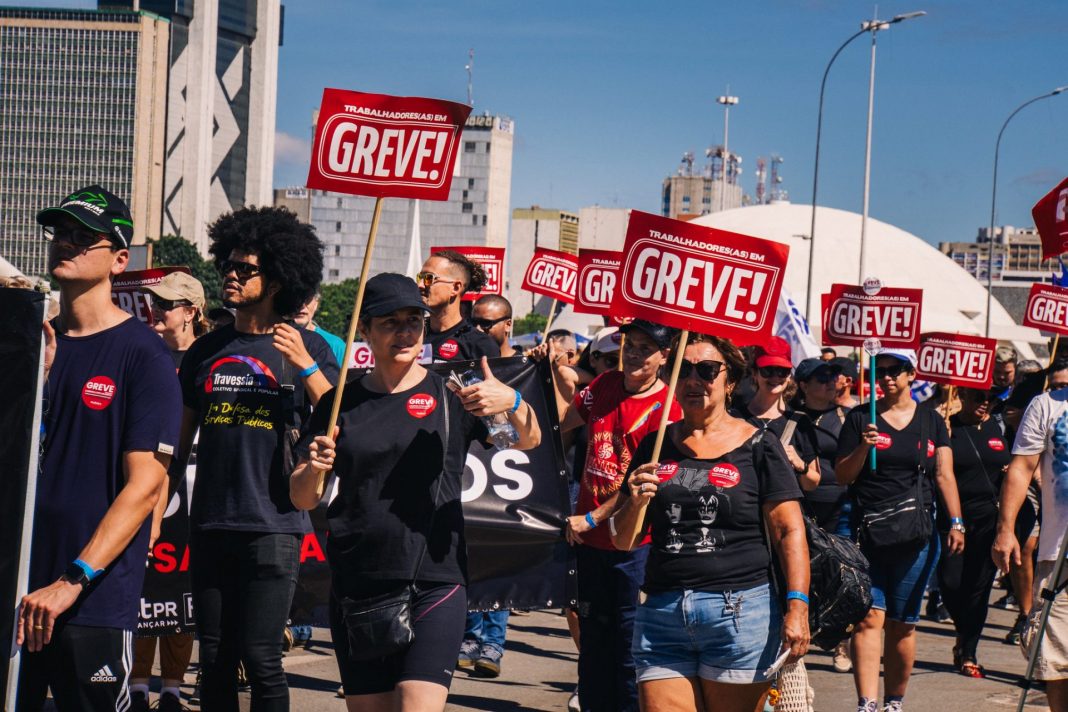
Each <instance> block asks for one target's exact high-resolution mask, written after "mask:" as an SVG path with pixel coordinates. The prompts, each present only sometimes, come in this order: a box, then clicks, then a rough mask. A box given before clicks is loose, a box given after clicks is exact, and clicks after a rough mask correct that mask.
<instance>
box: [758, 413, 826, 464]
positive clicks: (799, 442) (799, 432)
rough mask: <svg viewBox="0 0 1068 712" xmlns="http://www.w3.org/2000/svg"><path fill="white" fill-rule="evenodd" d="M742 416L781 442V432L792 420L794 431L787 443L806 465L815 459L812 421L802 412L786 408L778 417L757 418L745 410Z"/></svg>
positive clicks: (814, 437)
mask: <svg viewBox="0 0 1068 712" xmlns="http://www.w3.org/2000/svg"><path fill="white" fill-rule="evenodd" d="M742 417H744V418H745V421H746V422H747V423H749V424H750V425H754V426H756V427H758V428H760V429H761V430H766V431H768V432H769V433H771V434H772V435H774V436H775V437H776V438H778V439H779V442H782V436H783V433H785V432H786V424H787V423H788V422H790V421H791V420H792V421H793V422H795V423H797V425H795V426H794V433H793V435H791V436H790V442H789V444H790V445H793V447H794V450H795V451H796V452H797V456H798V457H800V458H801V459H802V460H803V461H804V462H805V464H806V465H807V464H808V463H810V462H812V461H813V460H815V459H816V456H817V454H818V453H817V451H816V433H815V430H814V428H813V427H812V421H811V420H809V419H808V417H807V416H806V415H805V414H804V413H799V412H797V411H793V410H787V411H786V412H785V413H783V414H782V415H780V416H779V417H778V418H759V417H757V416H755V415H753V414H752V413H750V412H749V411H748V410H746V411H743V412H742ZM795 474H796V473H795Z"/></svg>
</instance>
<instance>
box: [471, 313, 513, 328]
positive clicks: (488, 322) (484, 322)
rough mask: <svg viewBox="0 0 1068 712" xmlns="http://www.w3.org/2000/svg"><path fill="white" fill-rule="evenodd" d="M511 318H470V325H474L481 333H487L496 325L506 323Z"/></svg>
mask: <svg viewBox="0 0 1068 712" xmlns="http://www.w3.org/2000/svg"><path fill="white" fill-rule="evenodd" d="M511 318H512V317H510V316H502V317H501V318H499V319H476V318H472V319H471V323H472V324H474V325H475V326H476V327H478V328H479V329H481V330H482V331H489V330H490V329H492V328H493V327H495V326H497V325H498V324H500V323H501V322H502V321H508V320H509V319H511Z"/></svg>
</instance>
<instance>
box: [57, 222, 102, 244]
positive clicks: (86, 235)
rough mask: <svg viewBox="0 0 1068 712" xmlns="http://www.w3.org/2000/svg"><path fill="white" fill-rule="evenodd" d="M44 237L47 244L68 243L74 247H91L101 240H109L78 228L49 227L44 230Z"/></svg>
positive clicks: (96, 233)
mask: <svg viewBox="0 0 1068 712" xmlns="http://www.w3.org/2000/svg"><path fill="white" fill-rule="evenodd" d="M44 235H45V239H46V240H48V241H49V242H69V243H70V244H72V245H74V246H75V247H92V246H93V245H95V244H96V243H98V242H100V241H101V240H106V239H109V238H108V236H107V235H104V234H101V233H99V232H93V231H92V230H84V229H82V228H80V227H53V226H51V225H49V226H47V227H45V228H44Z"/></svg>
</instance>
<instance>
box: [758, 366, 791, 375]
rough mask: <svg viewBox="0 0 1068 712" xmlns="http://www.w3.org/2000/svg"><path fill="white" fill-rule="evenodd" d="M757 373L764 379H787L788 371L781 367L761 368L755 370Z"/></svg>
mask: <svg viewBox="0 0 1068 712" xmlns="http://www.w3.org/2000/svg"><path fill="white" fill-rule="evenodd" d="M757 373H759V374H760V375H761V376H763V377H764V378H789V376H790V369H788V368H784V367H782V366H761V367H760V368H758V369H757Z"/></svg>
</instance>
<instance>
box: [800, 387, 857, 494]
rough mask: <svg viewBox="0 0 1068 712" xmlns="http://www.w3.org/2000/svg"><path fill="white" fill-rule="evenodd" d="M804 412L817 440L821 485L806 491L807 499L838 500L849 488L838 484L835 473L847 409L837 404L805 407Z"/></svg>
mask: <svg viewBox="0 0 1068 712" xmlns="http://www.w3.org/2000/svg"><path fill="white" fill-rule="evenodd" d="M802 412H804V414H805V415H807V416H808V419H809V420H810V421H811V422H812V430H813V435H814V437H815V442H816V453H817V456H818V457H819V460H820V485H819V487H817V488H816V489H814V490H812V491H811V492H805V499H807V500H808V501H810V502H837V501H839V500H841V499H842V498H843V497H845V496H846V494H847V492H848V490H847V488H846V487H845V486H844V485H840V484H838V481H837V480H836V479H835V475H834V459H835V457H837V456H838V434H839V433H840V432H842V424H843V422H844V421H845V417H846V411H845V409H844V408H843V407H842V406H840V405H836V406H833V407H831V408H828V409H827V410H815V409H813V408H803V410H802Z"/></svg>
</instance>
